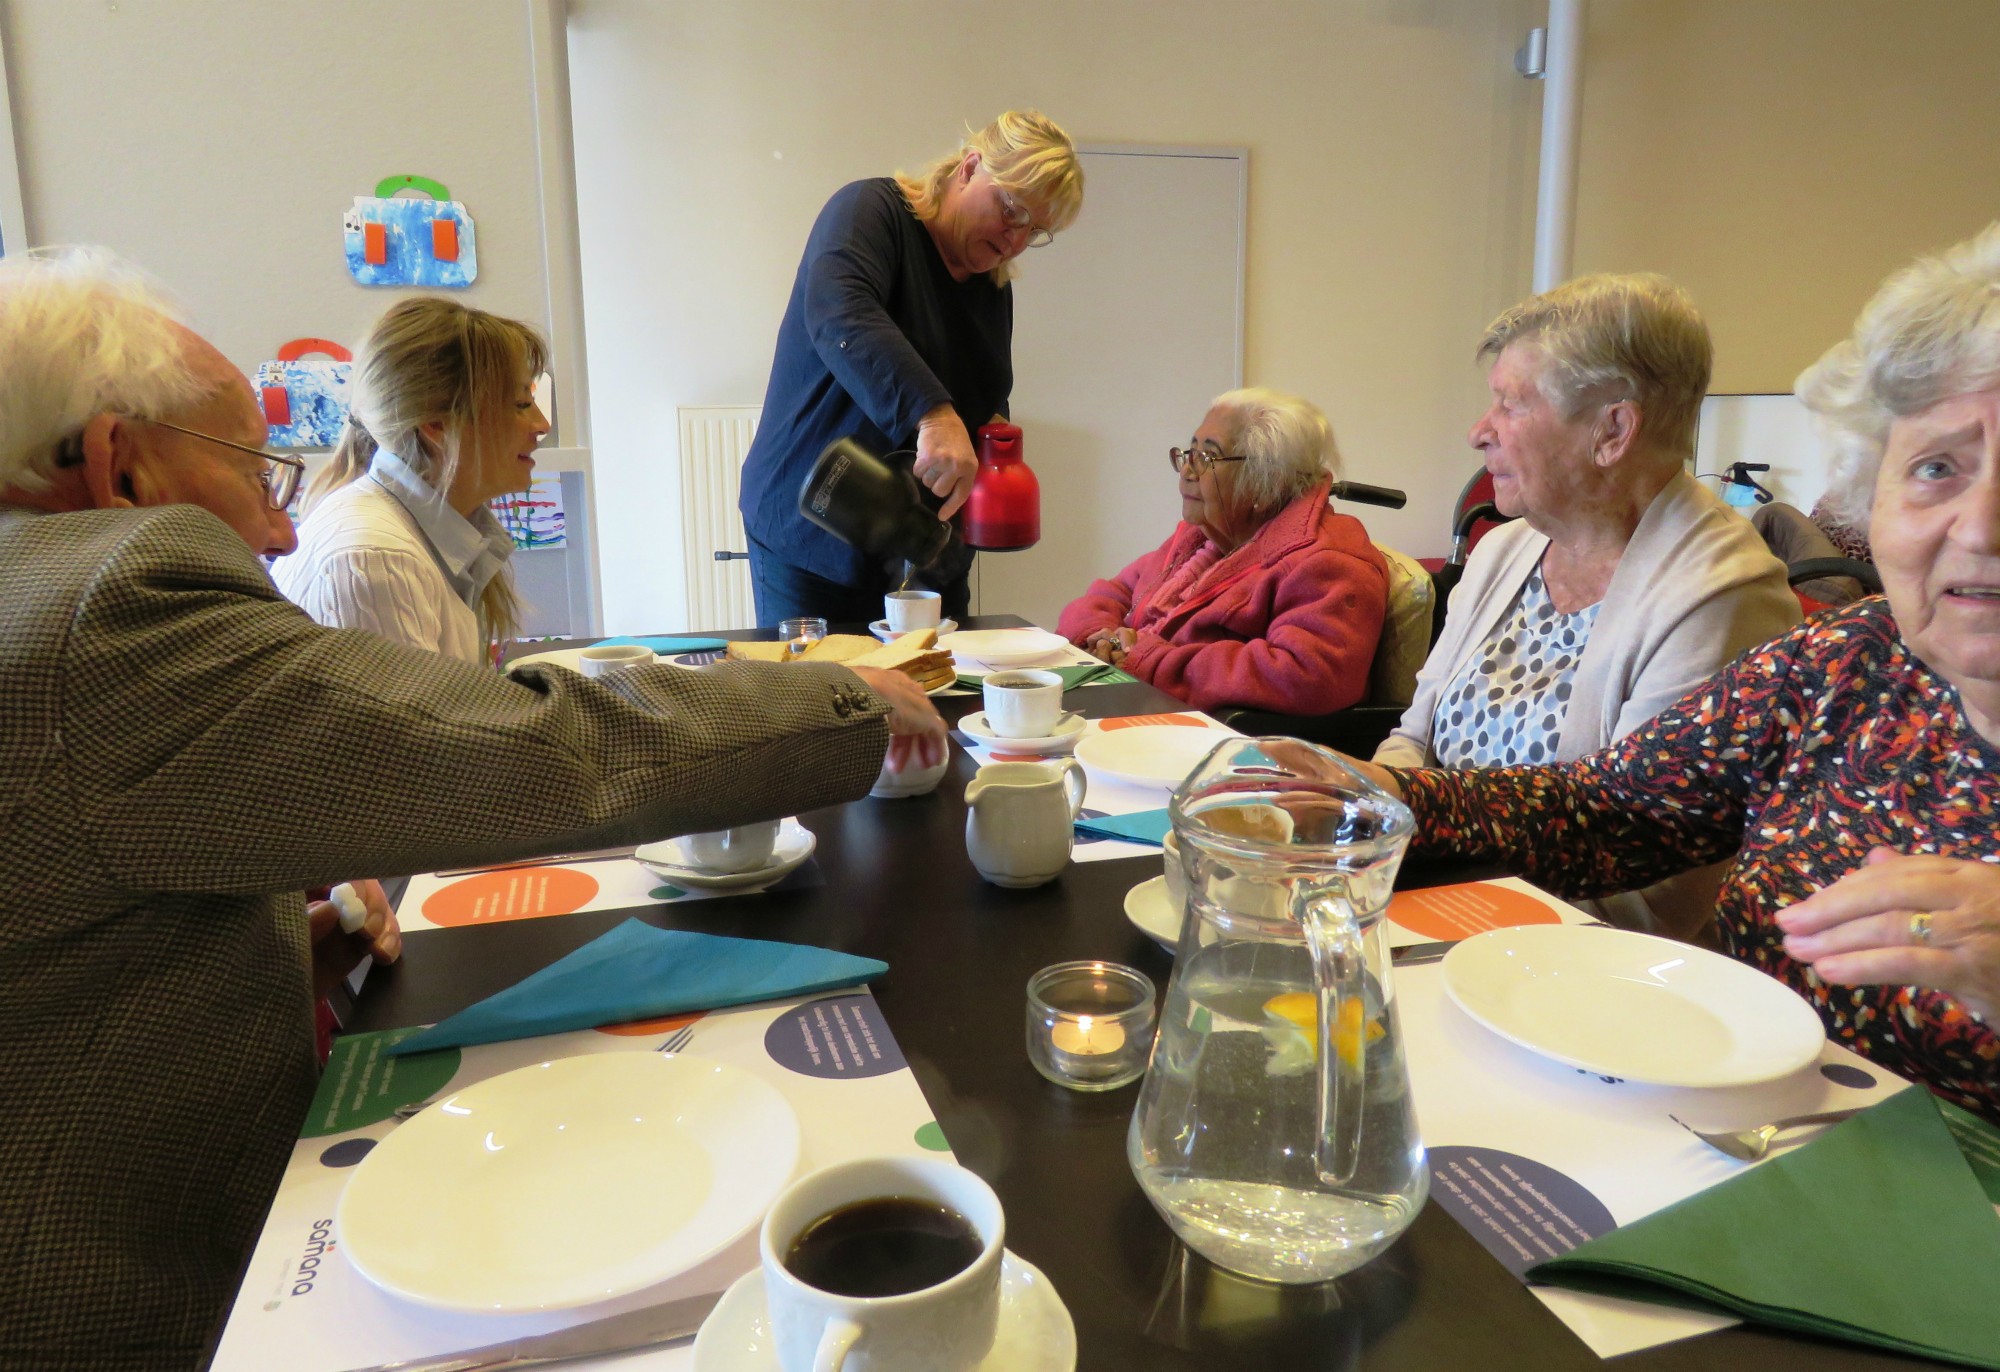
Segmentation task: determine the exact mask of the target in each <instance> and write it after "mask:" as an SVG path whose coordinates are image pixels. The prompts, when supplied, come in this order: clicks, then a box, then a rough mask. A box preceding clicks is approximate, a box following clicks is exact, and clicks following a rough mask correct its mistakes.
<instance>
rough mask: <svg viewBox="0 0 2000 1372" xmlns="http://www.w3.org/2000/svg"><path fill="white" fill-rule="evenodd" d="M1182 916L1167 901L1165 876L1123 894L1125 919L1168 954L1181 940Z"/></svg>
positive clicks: (1170, 902)
mask: <svg viewBox="0 0 2000 1372" xmlns="http://www.w3.org/2000/svg"><path fill="white" fill-rule="evenodd" d="M1182 913H1183V912H1182V911H1180V910H1176V909H1175V908H1174V905H1173V902H1172V901H1170V900H1168V899H1167V879H1166V877H1164V876H1157V877H1154V878H1153V879H1152V880H1151V881H1142V882H1140V883H1139V884H1138V885H1137V886H1134V887H1133V888H1132V889H1131V890H1129V891H1127V892H1126V893H1125V918H1127V919H1129V920H1131V921H1132V927H1133V928H1135V929H1137V930H1138V931H1139V932H1140V933H1142V934H1144V935H1145V936H1146V937H1147V938H1149V939H1151V940H1152V941H1153V942H1155V943H1157V944H1159V945H1160V947H1162V948H1164V949H1166V950H1167V951H1168V952H1169V953H1171V952H1173V951H1174V949H1175V948H1176V947H1178V946H1179V944H1180V941H1181V915H1182Z"/></svg>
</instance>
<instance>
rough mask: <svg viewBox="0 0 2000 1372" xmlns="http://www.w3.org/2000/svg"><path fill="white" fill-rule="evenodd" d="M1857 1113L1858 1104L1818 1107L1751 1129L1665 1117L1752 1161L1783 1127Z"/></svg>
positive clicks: (1832, 1120)
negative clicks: (1812, 1111) (1705, 1125)
mask: <svg viewBox="0 0 2000 1372" xmlns="http://www.w3.org/2000/svg"><path fill="white" fill-rule="evenodd" d="M1860 1113H1861V1107H1858V1106H1857V1107H1855V1108H1853V1109H1848V1110H1822V1111H1820V1112H1819V1113H1818V1114H1816V1115H1793V1116H1791V1117H1790V1118H1789V1119H1781V1120H1772V1121H1771V1122H1770V1123H1769V1124H1760V1125H1758V1126H1757V1127H1756V1128H1755V1129H1697V1128H1695V1127H1694V1126H1693V1125H1692V1124H1689V1123H1688V1122H1687V1121H1686V1120H1684V1119H1682V1118H1681V1117H1680V1116H1679V1115H1668V1116H1667V1118H1668V1119H1670V1120H1672V1121H1673V1122H1674V1123H1675V1124H1678V1125H1679V1126H1680V1127H1681V1128H1683V1129H1685V1130H1687V1131H1688V1132H1689V1133H1690V1134H1693V1135H1694V1136H1695V1137H1696V1138H1698V1139H1700V1140H1701V1141H1702V1142H1703V1143H1705V1144H1707V1145H1709V1147H1711V1148H1717V1149H1720V1150H1721V1151H1722V1152H1724V1153H1727V1154H1729V1156H1730V1157H1732V1158H1741V1159H1742V1160H1743V1161H1744V1162H1755V1161H1757V1159H1759V1158H1761V1157H1763V1156H1764V1155H1765V1154H1766V1153H1768V1152H1770V1151H1771V1141H1772V1140H1773V1139H1775V1138H1777V1137H1778V1135H1779V1134H1782V1133H1783V1132H1784V1131H1785V1130H1787V1129H1797V1128H1799V1127H1801V1126H1803V1125H1807V1124H1833V1123H1835V1122H1837V1121H1839V1120H1844V1119H1847V1118H1849V1117H1850V1116H1853V1115H1858V1114H1860Z"/></svg>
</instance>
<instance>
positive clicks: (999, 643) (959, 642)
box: [938, 629, 1069, 667]
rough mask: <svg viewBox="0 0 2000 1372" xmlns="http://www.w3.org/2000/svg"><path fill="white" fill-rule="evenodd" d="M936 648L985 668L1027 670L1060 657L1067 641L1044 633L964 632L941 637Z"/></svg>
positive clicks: (981, 630)
mask: <svg viewBox="0 0 2000 1372" xmlns="http://www.w3.org/2000/svg"><path fill="white" fill-rule="evenodd" d="M938 647H940V648H942V649H944V650H945V651H946V652H948V653H950V654H951V655H952V656H953V657H956V658H962V659H969V660H971V661H973V662H979V663H984V664H985V665H986V666H988V667H1027V666H1031V665H1033V664H1034V663H1037V662H1046V661H1048V660H1049V659H1050V658H1052V657H1057V656H1059V655H1061V654H1063V653H1064V652H1066V651H1067V650H1068V648H1069V640H1068V639H1066V638H1064V637H1063V636H1062V635H1061V634H1052V633H1050V632H1049V631H1048V630H1047V629H967V630H965V631H964V632H962V633H956V634H944V635H942V636H940V637H939V639H938Z"/></svg>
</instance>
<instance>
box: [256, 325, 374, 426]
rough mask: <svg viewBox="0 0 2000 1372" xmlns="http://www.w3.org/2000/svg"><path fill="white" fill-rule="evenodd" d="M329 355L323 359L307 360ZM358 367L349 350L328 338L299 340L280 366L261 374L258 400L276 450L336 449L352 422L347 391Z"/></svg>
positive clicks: (281, 354) (282, 354)
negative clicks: (341, 433)
mask: <svg viewBox="0 0 2000 1372" xmlns="http://www.w3.org/2000/svg"><path fill="white" fill-rule="evenodd" d="M308 353H324V354H325V356H324V357H308V356H307V354H308ZM353 372H354V363H353V359H352V357H351V356H350V354H349V353H348V351H347V349H345V348H343V347H341V346H340V345H339V344H338V343H334V342H330V341H328V340H327V339H324V338H294V339H293V340H292V341H291V342H289V343H287V344H285V345H284V346H283V347H282V348H279V349H278V359H277V361H275V362H265V363H262V364H261V365H259V366H258V368H257V380H256V386H257V400H258V403H259V404H260V405H262V406H263V408H264V422H265V423H266V424H267V425H269V426H270V434H269V438H268V440H267V441H268V442H269V443H270V445H271V446H272V447H274V448H331V447H332V446H333V445H334V444H336V443H338V442H339V441H340V428H341V425H342V424H344V423H346V422H347V388H348V384H349V382H350V381H351V379H352V377H353Z"/></svg>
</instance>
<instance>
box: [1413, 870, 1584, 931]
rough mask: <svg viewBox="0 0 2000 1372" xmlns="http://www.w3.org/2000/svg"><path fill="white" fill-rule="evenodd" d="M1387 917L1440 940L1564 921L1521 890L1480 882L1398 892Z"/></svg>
mask: <svg viewBox="0 0 2000 1372" xmlns="http://www.w3.org/2000/svg"><path fill="white" fill-rule="evenodd" d="M1389 919H1390V921H1391V922H1392V923H1395V924H1400V925H1401V926H1402V927H1403V928H1405V929H1408V930H1409V931H1410V932H1411V933H1413V934H1422V935H1423V936H1424V937H1425V938H1428V939H1436V940H1438V941H1439V942H1455V941H1456V940H1458V939H1465V938H1471V937H1472V936H1473V935H1474V934H1483V933H1485V932H1486V931H1487V930H1488V929H1512V928H1514V927H1516V926H1518V925H1522V924H1561V923H1562V916H1561V915H1559V914H1557V913H1556V912H1555V911H1554V910H1553V909H1551V908H1550V907H1548V906H1547V905H1544V904H1543V903H1542V902H1541V901H1539V900H1536V899H1535V898H1534V897H1533V896H1531V895H1529V894H1527V893H1526V892H1525V891H1517V890H1515V889H1514V888H1513V887H1511V886H1496V885H1494V884H1492V883H1491V882H1484V881H1468V882H1462V883H1460V884H1459V885H1456V886H1433V887H1431V888H1429V889H1428V890H1423V891H1398V892H1396V894H1395V895H1393V896H1391V897H1390V898H1389Z"/></svg>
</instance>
